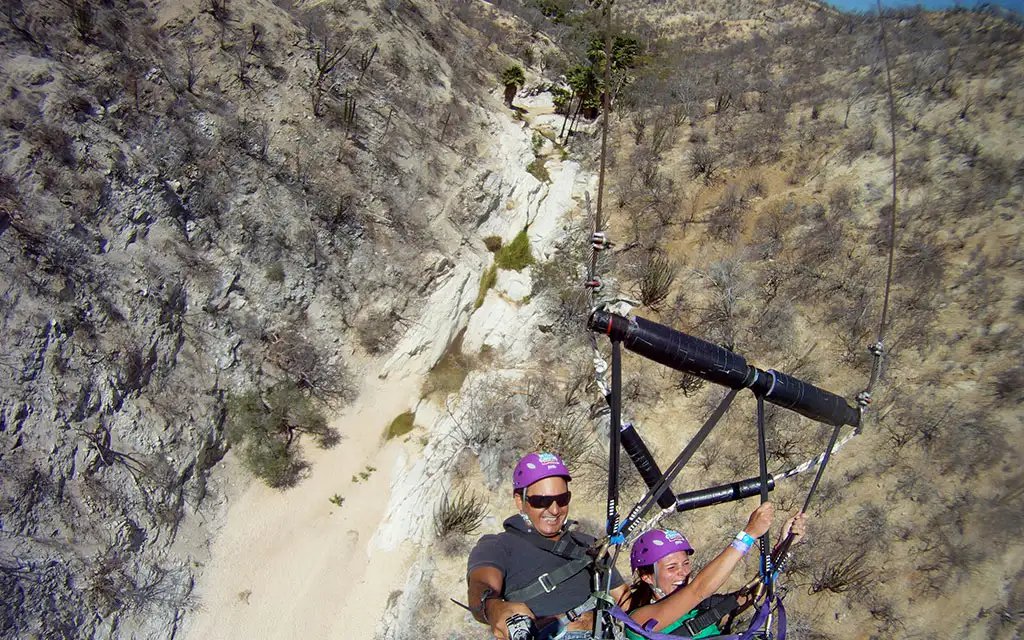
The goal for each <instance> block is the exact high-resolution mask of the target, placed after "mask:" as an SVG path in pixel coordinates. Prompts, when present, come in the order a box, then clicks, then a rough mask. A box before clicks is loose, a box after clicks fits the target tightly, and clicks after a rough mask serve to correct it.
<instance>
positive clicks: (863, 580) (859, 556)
mask: <svg viewBox="0 0 1024 640" xmlns="http://www.w3.org/2000/svg"><path fill="white" fill-rule="evenodd" d="M866 556H867V552H865V551H851V552H850V553H847V554H846V555H845V556H842V557H840V558H829V557H825V558H822V560H821V562H820V564H819V566H818V568H816V569H814V571H813V573H812V576H813V577H812V579H811V584H810V585H809V586H808V588H807V591H808V593H820V592H821V591H831V592H832V593H845V592H847V591H850V590H855V589H860V588H862V587H864V586H865V585H866V584H867V583H868V581H869V580H870V579H871V576H872V573H873V572H872V570H871V568H870V567H868V566H866V564H865V558H866Z"/></svg>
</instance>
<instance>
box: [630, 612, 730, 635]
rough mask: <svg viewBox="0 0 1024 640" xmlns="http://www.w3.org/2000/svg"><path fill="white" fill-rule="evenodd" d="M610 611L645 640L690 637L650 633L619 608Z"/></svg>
mask: <svg viewBox="0 0 1024 640" xmlns="http://www.w3.org/2000/svg"><path fill="white" fill-rule="evenodd" d="M610 611H611V614H612V617H613V618H615V619H616V620H619V621H620V622H622V624H624V625H626V626H627V627H629V628H630V630H632V631H633V633H635V634H637V635H638V636H641V637H643V638H647V639H648V640H686V638H687V637H688V636H673V635H669V634H667V633H658V632H656V631H648V630H646V629H644V627H641V626H640V625H639V624H637V622H636V621H635V620H633V619H632V618H630V617H629V614H627V613H626V612H625V611H623V610H622V609H621V608H619V607H618V606H615V607H612V608H611V609H610ZM716 640H740V636H737V635H730V636H716Z"/></svg>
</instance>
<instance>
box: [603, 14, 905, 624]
mask: <svg viewBox="0 0 1024 640" xmlns="http://www.w3.org/2000/svg"><path fill="white" fill-rule="evenodd" d="M610 5H611V2H609V3H608V5H606V7H605V11H606V17H607V18H608V20H609V23H610V13H611V11H610ZM879 25H880V29H881V32H882V46H883V50H884V54H885V64H886V79H887V84H888V97H889V116H890V131H891V137H892V140H891V142H892V206H891V211H890V214H891V215H890V220H889V254H888V265H887V271H886V280H885V290H884V294H883V302H882V311H881V318H880V321H879V326H878V333H877V340H876V341H875V343H874V344H873V345H871V346H870V347H869V352H870V353H871V355H872V356H873V363H872V369H871V375H870V378H869V381H868V383H867V386H866V387H865V388H864V390H863V391H861V392H860V393H858V394H857V396H856V400H857V405H858V408H859V409H860V412H861V416H863V414H864V411H865V409H866V408H867V406H868V405H869V404H870V403H871V399H872V393H873V391H874V387H875V385H876V383H877V382H878V380H879V379H880V377H881V375H882V364H883V356H884V353H885V343H884V339H885V333H886V329H887V327H888V322H889V301H890V294H891V290H892V276H893V270H894V262H895V245H896V242H895V241H896V205H897V182H896V177H897V173H896V171H897V166H896V162H897V154H896V130H895V121H896V107H895V102H894V94H893V88H892V74H891V65H890V58H889V51H888V40H887V36H886V32H885V26H884V23H883V21H882V16H881V3H880V0H879ZM606 29H607V30H606V33H605V39H606V42H605V45H606V46H605V48H606V51H605V55H606V60H605V65H606V68H605V72H606V80H605V82H606V84H605V86H606V87H607V86H609V84H608V82H609V81H608V74H609V73H610V68H611V53H610V41H611V35H610V28H606ZM609 101H610V96H609V92H607V91H605V93H604V105H603V106H604V121H603V129H602V139H601V156H600V174H599V181H598V194H597V208H596V211H595V212H594V215H593V220H594V225H593V229H592V232H591V237H590V244H591V256H590V263H589V268H588V270H587V278H586V281H585V283H584V286H585V287H586V288H587V290H588V294H589V299H590V303H591V304H590V308H591V309H597V308H605V309H606V310H609V311H610V310H611V309H610V307H619V308H618V309H616V312H621V313H616V315H621V317H623V318H626V317H628V314H629V311H630V309H631V305H630V304H629V303H630V302H631V301H626V300H623V299H615V300H606V301H599V300H598V294H599V293H600V292H601V291H602V290H603V288H604V283H603V282H602V280H601V277H600V276H599V274H598V273H597V267H598V259H599V253H600V252H601V251H604V250H607V249H610V248H611V247H612V246H613V245H612V243H611V241H610V240H609V238H608V236H607V234H606V233H605V231H604V229H603V222H602V209H603V207H602V205H603V195H604V187H605V167H606V157H607V139H608V124H609V119H610V115H609V114H610V104H609ZM585 195H586V206H587V210H588V213H589V212H590V194H589V193H586V194H585ZM623 307H624V308H623ZM588 333H589V334H590V341H591V347H592V351H593V363H594V370H595V376H594V379H595V382H596V384H597V386H598V388H599V389H600V391H601V393H602V395H603V396H604V398H605V399H606V401H607V402H608V404H609V407H610V409H611V425H610V432H611V433H610V451H609V470H608V473H609V478H608V480H609V482H608V513H607V516H608V520H607V533H608V538H607V539H606V540H605V541H604V544H603V545H602V549H601V558H603V559H604V560H605V563H604V564H605V566H604V571H603V572H601V574H599V575H604V576H605V578H606V581H605V584H604V585H600V584H599V583H600V579H598V584H599V586H604V589H605V591H607V590H608V588H609V586H610V584H609V582H608V581H609V580H610V567H609V566H608V565H607V564H606V563H607V561H608V559H609V557H611V562H612V564H614V557H616V556H617V555H618V553H619V550H620V549H621V545H623V544H625V543H626V542H627V539H628V542H633V541H635V540H636V538H637V537H639V536H640V535H642V533H644V532H645V531H649V530H651V529H653V528H654V527H656V526H657V525H658V524H659V522H660V520H661V519H663V518H665V517H666V516H668V515H669V514H672V513H675V511H676V510H675V505H673V506H671V507H668V508H665V509H662V510H661V511H660V512H659V513H657V514H655V515H654V516H653V517H652V518H651V519H650V520H648V521H646V522H644V523H643V526H640V527H637V524H638V523H639V521H640V519H641V518H643V517H644V515H645V514H646V513H647V512H648V510H649V509H650V508H651V507H652V506H653V505H654V504H655V501H656V499H657V497H658V496H659V495H661V493H662V491H663V490H665V489H668V488H669V486H670V485H671V482H672V480H673V479H674V478H675V476H676V475H677V474H678V473H679V472H680V471H681V470H682V467H683V465H685V464H686V462H687V461H688V460H689V458H690V457H691V456H692V455H693V453H694V452H695V451H696V449H697V447H699V446H700V444H701V443H702V442H703V440H704V438H706V437H707V435H708V433H710V430H711V429H712V428H713V427H714V426H715V424H716V423H717V421H718V419H719V418H721V415H722V414H724V411H725V410H726V409H727V408H728V406H729V404H731V402H732V399H733V397H734V396H735V394H736V391H735V390H732V391H731V392H730V393H729V394H728V395H727V396H726V398H725V399H724V400H723V402H722V404H720V405H719V407H718V409H716V411H715V412H714V414H713V415H712V417H711V419H709V421H708V422H707V423H705V425H704V426H703V427H702V428H701V430H700V431H698V433H697V434H696V435H695V436H694V438H693V439H691V441H690V442H689V443H688V444H687V446H686V447H685V448H684V449H683V451H682V452H681V453H680V455H679V457H677V458H676V460H675V461H674V462H673V464H672V465H671V466H670V467H669V468H668V469H666V471H665V473H664V474H663V475H662V477H661V480H660V481H659V482H658V483H657V484H656V485H655V486H652V487H650V488H649V490H648V492H647V493H646V494H645V495H644V497H643V498H642V499H641V500H640V502H638V503H637V504H636V506H635V507H634V508H633V509H632V510H631V511H630V513H629V515H628V516H627V517H626V518H625V519H624V520H623V522H622V524H621V525H620V524H619V522H618V511H617V509H618V498H619V494H618V462H619V455H618V454H619V451H618V449H619V446H620V437H621V436H620V433H619V427H620V425H621V410H622V407H621V371H620V366H621V364H620V359H621V352H620V343H619V341H617V340H613V341H612V366H611V370H612V385H611V387H609V385H608V383H607V379H606V375H607V372H608V370H609V366H608V363H607V362H606V361H605V360H604V357H603V356H602V354H601V352H600V350H599V348H598V343H597V336H596V335H595V333H594V332H588ZM862 426H863V420H861V421H858V424H857V425H856V426H855V428H854V430H853V431H852V432H851V433H850V434H848V435H847V436H846V437H845V438H843V439H842V440H841V441H840V440H839V435H840V432H841V429H842V424H840V425H836V426H835V428H834V429H833V431H832V434H831V437H830V439H829V442H828V445H827V446H826V448H825V450H824V451H823V452H822V453H821V454H819V455H817V456H815V457H814V458H811V459H809V460H807V461H805V462H803V463H802V464H800V465H797V466H796V467H793V468H792V469H789V470H787V471H785V472H782V473H779V474H775V475H773V476H771V477H772V480H773V481H774V482H776V483H777V482H780V481H782V480H785V479H787V478H791V477H793V476H796V475H798V474H800V473H803V472H805V471H808V470H810V469H812V468H815V467H817V473H816V475H815V478H814V480H813V482H812V484H811V487H810V489H809V491H808V493H807V496H806V498H805V500H804V504H803V509H802V510H801V511H804V512H806V510H807V509H808V507H809V505H810V503H811V500H812V498H813V496H814V495H815V493H816V491H817V489H818V487H819V484H820V481H821V478H822V476H823V475H824V472H825V470H826V468H827V465H828V462H829V460H830V458H831V456H832V454H833V453H835V452H837V451H839V450H840V449H841V448H842V447H843V446H844V445H845V444H846V443H847V442H849V441H850V440H851V439H852V438H853V437H854V436H856V435H858V434H859V433H860V431H861V429H862ZM757 433H758V462H759V472H760V485H761V486H760V494H761V503H762V504H763V503H765V502H767V500H768V477H769V476H768V470H767V447H766V435H765V424H764V398H763V396H762V395H760V394H758V395H757ZM793 539H794V538H793V534H792V532H791V533H790V534H789V535H788V536H787V537H786V538H785V540H783V541H782V543H781V544H780V545H779V548H778V549H777V551H778V553H779V561H778V562H777V564H776V566H773V564H772V553H771V547H770V542H769V537H768V534H767V533H765V535H764V536H762V537H761V540H760V547H761V562H760V565H761V566H760V575H761V581H762V584H763V587H764V590H765V594H766V598H765V604H767V603H770V602H772V601H773V600H775V599H776V594H775V584H774V583H775V579H776V578H777V577H778V575H779V572H780V571H781V570H782V565H783V564H784V563H785V559H786V558H787V557H788V551H789V547H790V545H791V544H792V541H793ZM611 551H613V552H614V553H610V552H611ZM779 607H780V608H781V601H779ZM599 608H600V607H599ZM783 611H784V610H783ZM600 617H601V616H595V618H596V619H595V627H594V633H595V637H597V636H598V635H599V634H600V630H601V625H602V623H601V621H600V620H599V618H600ZM780 618H781V619H780V627H781V628H784V626H785V623H784V613H782V615H781V616H780ZM765 628H766V629H769V628H771V611H770V610H769V611H768V613H767V620H766V621H765Z"/></svg>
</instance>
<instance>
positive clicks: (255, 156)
mask: <svg viewBox="0 0 1024 640" xmlns="http://www.w3.org/2000/svg"><path fill="white" fill-rule="evenodd" d="M455 8H457V7H456V6H455V5H452V6H448V7H445V8H440V7H435V6H432V5H423V6H420V5H417V4H413V3H394V2H390V3H378V2H367V3H361V2H356V3H346V4H345V5H344V7H342V6H341V4H338V5H336V6H335V5H333V4H331V3H302V4H298V3H290V2H278V3H271V2H264V1H260V0H252V1H243V0H231V1H230V2H228V1H223V0H214V1H212V2H211V1H209V0H194V1H192V2H181V3H161V2H129V3H122V2H117V3H93V2H85V1H81V2H79V1H77V0H75V1H71V2H58V1H56V0H55V1H52V2H31V3H29V2H24V3H22V2H8V3H5V5H4V11H3V12H4V16H3V20H2V21H0V49H2V53H3V60H4V62H3V63H2V65H0V82H2V85H3V89H2V90H3V95H4V105H3V108H2V134H0V135H2V142H0V145H2V148H3V161H2V167H0V169H2V172H0V214H2V215H0V246H2V248H3V256H4V258H3V260H4V264H5V267H4V269H3V271H2V275H0V279H2V282H3V290H4V295H3V302H2V305H3V306H2V310H3V314H2V317H3V334H4V335H5V339H4V349H3V354H2V363H3V371H5V372H6V375H4V376H3V385H4V393H3V398H2V401H0V477H2V478H3V480H2V485H0V486H2V492H0V511H2V513H3V526H2V536H0V568H2V571H0V593H2V596H0V597H2V599H3V601H4V603H5V605H4V613H3V616H2V617H0V636H3V637H19V638H21V637H47V638H55V637H68V638H71V637H153V638H155V637H173V636H174V635H175V633H176V632H177V630H178V629H179V628H180V624H181V620H182V619H183V617H184V616H185V615H186V613H187V612H189V611H193V610H194V609H195V607H196V606H199V604H200V603H198V602H197V600H196V598H195V596H194V594H193V592H192V588H193V585H194V582H195V580H196V575H197V573H198V572H199V571H200V570H201V568H202V565H203V562H205V559H206V556H207V555H208V551H207V549H206V541H208V540H209V538H210V537H211V536H212V535H213V533H214V529H213V528H212V527H213V526H214V525H215V524H216V522H217V521H218V519H219V517H220V516H219V514H220V513H221V512H222V511H223V509H224V508H225V500H226V499H227V498H228V495H227V493H225V487H224V478H223V472H217V473H211V469H212V468H213V467H214V466H215V465H216V464H217V463H218V461H221V460H222V458H223V456H224V455H225V452H226V451H227V450H228V449H229V448H230V445H229V443H228V440H227V435H228V434H227V430H226V426H225V419H226V416H228V414H229V413H230V412H229V410H228V409H229V407H231V406H233V405H232V404H231V403H232V401H235V400H238V399H239V398H244V397H246V396H245V395H244V394H248V393H251V392H255V393H256V394H257V397H262V398H263V402H267V398H271V399H273V398H274V397H279V396H273V395H272V394H273V393H274V392H277V391H281V390H285V391H287V390H289V389H292V390H294V391H293V392H292V393H294V394H297V395H293V396H291V400H286V401H285V402H294V403H296V404H295V405H294V407H310V409H309V410H311V411H314V412H322V413H326V414H328V415H330V414H333V413H336V412H337V411H338V410H339V408H340V407H342V406H344V405H345V404H346V403H347V402H350V401H351V400H352V399H353V397H354V395H355V392H356V390H357V389H358V388H359V387H360V385H361V380H362V376H363V375H364V374H365V372H364V370H363V369H362V367H361V365H360V363H361V362H362V361H363V359H365V358H367V357H376V356H377V355H378V354H381V353H383V352H385V351H389V350H390V349H391V347H392V346H393V344H394V343H395V341H396V340H397V338H398V337H399V336H400V335H401V333H402V332H403V331H405V330H406V329H407V328H408V326H409V325H408V318H410V317H414V316H416V315H417V314H418V313H419V310H420V308H421V306H422V305H423V303H424V300H425V296H426V294H428V293H429V292H430V291H432V290H433V289H434V288H436V287H437V286H439V284H440V283H441V282H445V281H446V280H450V279H451V278H452V277H456V276H457V277H462V278H466V279H467V280H472V279H473V278H476V279H479V273H480V271H481V270H482V269H483V266H482V265H483V263H484V260H485V259H486V258H485V257H486V256H487V251H486V249H485V248H484V246H483V244H482V241H481V240H482V236H480V235H477V234H476V232H475V229H476V228H477V226H478V225H479V224H481V223H482V222H483V221H486V220H487V218H488V216H489V215H490V213H491V210H489V209H488V208H487V204H488V203H489V200H484V198H483V196H484V195H486V194H485V192H483V191H482V188H483V187H482V185H483V183H484V179H485V178H486V177H487V176H488V175H490V174H491V173H492V172H493V171H492V170H493V169H494V168H495V166H496V165H497V164H500V163H504V162H506V161H507V159H506V158H504V157H481V153H483V151H484V150H486V151H487V152H488V153H490V151H491V148H490V147H489V146H485V145H483V144H482V143H483V142H485V141H486V140H487V139H488V137H489V136H490V135H492V134H491V133H490V132H489V127H491V126H493V123H490V120H489V119H490V118H491V115H490V112H491V111H492V110H495V111H496V110H498V109H500V102H499V101H498V100H496V99H494V98H492V97H491V96H490V92H491V91H492V90H495V89H496V88H498V83H497V73H498V72H499V71H500V69H501V68H502V67H503V66H504V65H505V64H507V61H506V60H505V59H504V58H503V56H502V54H501V53H500V52H499V51H497V50H496V49H493V48H488V45H487V42H486V37H485V36H483V35H482V34H480V33H479V32H478V31H476V30H475V29H473V28H470V27H467V26H466V25H465V24H464V23H463V22H462V21H460V20H458V19H457V17H455V15H454V14H453V13H451V11H452V10H454V9H455ZM525 164H526V161H524V163H523V165H524V166H525ZM496 185H497V186H501V185H500V182H498V183H496ZM480 203H483V204H480ZM460 256H462V257H461V258H459V257H460ZM453 259H459V261H460V263H466V265H471V266H472V270H471V271H466V267H465V266H462V270H461V271H458V273H456V271H455V270H453V266H454V262H453ZM468 286H469V287H471V288H474V289H475V287H476V285H475V281H473V282H471V283H470V284H469V285H468ZM451 337H452V336H451V335H445V334H443V333H438V334H437V335H436V336H435V337H434V339H433V344H432V346H428V347H427V348H426V351H425V353H426V354H427V355H429V353H431V352H432V351H433V352H436V354H435V356H434V358H435V359H436V358H437V357H439V356H440V355H441V354H442V353H443V352H444V350H445V348H446V347H447V344H448V341H449V340H450V339H451ZM304 410H305V409H304ZM296 415H297V414H294V413H293V414H292V416H291V417H290V418H289V420H293V421H295V420H299V421H300V422H299V423H297V424H296V423H294V422H293V424H294V425H295V426H296V427H298V429H297V430H292V428H291V427H289V433H288V436H287V444H284V442H285V441H284V440H283V439H274V440H271V441H269V442H277V443H278V444H277V445H274V446H281V447H288V449H287V453H288V457H287V458H282V457H278V458H273V459H270V458H264V459H259V458H258V457H257V458H254V457H252V456H249V457H247V458H246V460H247V461H248V462H247V464H251V465H261V464H262V465H264V466H263V467H262V468H263V469H264V471H267V470H268V469H269V467H268V466H266V465H270V464H277V462H282V464H283V466H278V467H276V468H275V471H274V472H275V473H277V475H276V476H275V482H277V483H279V484H281V485H289V484H294V483H296V482H301V481H302V478H303V477H305V476H306V475H308V473H309V468H308V463H307V459H308V458H309V456H310V455H311V454H312V453H313V452H315V451H316V445H317V443H319V445H320V446H324V447H330V446H339V447H344V446H345V444H344V443H343V442H342V443H340V444H338V440H341V439H343V438H345V437H347V435H348V434H346V433H345V432H341V433H339V432H338V430H337V428H336V427H330V428H323V427H321V428H319V431H318V432H317V435H316V437H315V438H314V437H313V435H314V434H313V433H309V434H308V435H306V436H302V435H301V430H302V429H304V428H306V427H308V426H310V425H315V424H318V423H319V424H323V423H322V422H318V421H319V419H315V418H313V417H311V416H312V415H313V414H311V413H308V412H307V413H306V414H303V415H304V416H306V419H307V420H308V422H306V424H305V425H303V424H302V423H301V420H302V419H303V418H302V416H299V417H296ZM275 438H277V436H275ZM293 442H294V446H293ZM303 447H304V448H305V450H306V453H305V455H304V454H303ZM234 448H235V449H236V450H237V451H238V452H239V453H242V449H241V448H240V447H239V446H238V445H237V444H236V446H235V447H234ZM254 451H255V454H259V451H256V450H254ZM274 451H276V452H277V453H275V454H273V455H275V456H276V455H279V454H280V452H281V451H283V449H274ZM247 455H248V454H247ZM278 472H279V473H278ZM248 482H249V483H251V482H253V480H251V479H250V480H249V481H248Z"/></svg>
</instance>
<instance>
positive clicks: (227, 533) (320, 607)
mask: <svg viewBox="0 0 1024 640" xmlns="http://www.w3.org/2000/svg"><path fill="white" fill-rule="evenodd" d="M419 382H420V381H419V380H417V379H411V378H410V377H399V376H396V375H391V376H389V377H388V379H387V380H378V378H377V375H376V372H375V371H374V372H372V373H371V374H369V375H367V376H366V378H365V382H364V387H363V389H362V390H361V393H360V396H359V399H358V400H357V402H356V404H355V405H354V406H352V407H351V408H349V409H348V410H346V411H345V412H344V413H343V414H342V415H341V416H339V417H338V418H337V419H336V421H335V422H334V426H335V427H336V428H337V429H338V430H339V431H340V432H341V434H342V437H343V439H342V442H341V443H340V444H339V445H338V446H337V447H335V448H334V449H332V450H329V451H318V450H313V451H310V452H308V456H309V462H310V463H311V464H312V474H311V476H310V477H309V478H306V479H305V480H304V481H303V482H301V483H300V484H299V485H298V486H297V487H295V488H293V489H289V490H287V491H275V490H272V489H268V488H267V487H265V486H264V485H263V484H262V483H260V482H258V481H255V480H249V482H251V485H250V486H249V487H248V488H247V489H245V490H244V491H243V492H241V494H240V495H239V496H238V498H236V499H235V500H234V501H233V502H232V504H231V507H230V509H229V511H228V514H227V518H226V520H225V522H224V527H223V529H222V530H221V532H220V534H219V535H218V537H217V538H216V539H215V542H214V545H213V547H212V553H211V558H210V562H209V563H208V565H207V566H208V569H207V570H206V572H205V573H204V574H203V576H202V578H201V580H200V581H199V586H198V589H197V597H198V598H199V600H200V602H201V603H202V604H201V608H200V610H199V611H198V612H197V613H196V614H194V615H193V617H192V618H191V620H190V621H189V622H188V623H187V624H186V627H185V629H184V634H183V637H185V638H194V639H195V640H200V639H202V640H212V639H217V640H220V639H227V638H246V639H252V638H268V639H269V638H289V639H291V638H311V639H314V638H342V637H349V636H350V635H351V633H352V632H353V631H355V630H359V629H362V630H364V631H363V632H361V633H360V635H361V636H363V637H372V636H373V631H374V629H375V628H376V625H377V622H378V621H379V619H380V611H381V610H382V609H383V605H384V603H385V602H386V600H387V597H388V594H389V593H390V590H391V589H392V588H393V587H392V584H393V582H394V576H396V575H399V576H402V575H404V574H405V569H406V567H405V561H404V559H406V558H407V559H409V560H411V559H412V558H414V557H415V554H413V553H406V552H405V550H402V549H397V550H394V551H392V552H389V553H386V554H384V553H379V554H373V553H372V550H370V549H369V548H368V543H369V542H370V540H371V539H372V537H373V533H374V531H375V529H376V527H377V524H378V522H379V520H380V519H381V517H382V515H383V511H384V507H385V505H386V504H387V492H388V478H389V476H390V471H391V467H392V466H393V464H394V461H395V458H396V455H397V452H398V450H399V447H400V445H398V444H396V443H388V444H387V445H385V446H382V437H381V434H382V433H383V431H384V429H385V428H386V427H387V425H388V424H389V423H390V421H391V420H392V419H393V418H394V417H395V415H397V414H398V413H400V412H401V411H403V410H405V408H409V407H412V406H414V405H415V402H416V401H417V400H418V396H419V389H420V384H419ZM371 468H372V469H374V470H373V471H371V470H370V469H371ZM360 473H366V474H368V475H369V477H368V478H367V479H366V480H362V479H359V478H360V476H359V474H360ZM353 477H355V478H357V479H359V481H358V482H353ZM239 478H241V479H242V480H243V481H245V480H244V476H242V475H241V474H239ZM334 494H340V495H341V496H342V497H344V499H345V500H344V502H343V504H342V506H341V507H340V508H339V507H336V506H335V505H333V504H332V503H331V502H330V501H329V500H330V498H331V496H333V495H334ZM371 556H372V563H371ZM371 567H372V571H371Z"/></svg>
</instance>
